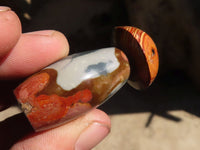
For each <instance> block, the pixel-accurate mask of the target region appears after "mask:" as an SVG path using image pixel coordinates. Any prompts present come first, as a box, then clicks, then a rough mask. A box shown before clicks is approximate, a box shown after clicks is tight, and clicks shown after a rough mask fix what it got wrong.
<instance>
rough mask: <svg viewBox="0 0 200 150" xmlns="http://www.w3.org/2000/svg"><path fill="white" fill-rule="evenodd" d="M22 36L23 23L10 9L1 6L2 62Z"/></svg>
mask: <svg viewBox="0 0 200 150" xmlns="http://www.w3.org/2000/svg"><path fill="white" fill-rule="evenodd" d="M20 36H21V23H20V20H19V18H18V16H17V15H16V14H15V13H14V12H13V11H11V9H10V8H9V7H5V6H0V62H1V61H2V59H3V58H4V56H5V55H6V54H7V53H8V52H9V51H10V50H11V49H12V48H13V47H14V46H15V44H16V43H17V41H18V39H19V38H20Z"/></svg>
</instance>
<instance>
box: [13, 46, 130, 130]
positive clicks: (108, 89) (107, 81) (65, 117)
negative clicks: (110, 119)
mask: <svg viewBox="0 0 200 150" xmlns="http://www.w3.org/2000/svg"><path fill="white" fill-rule="evenodd" d="M129 73H130V67H129V63H128V59H127V58H126V56H125V55H124V53H123V52H122V51H120V50H119V49H115V48H104V49H100V50H95V51H89V52H84V53H79V54H74V55H71V56H68V57H67V58H65V59H63V60H60V61H58V62H56V63H54V64H52V65H50V66H48V67H46V68H45V69H43V70H41V71H40V72H38V73H36V74H34V75H32V76H31V77H29V78H28V79H27V80H25V81H24V82H23V83H22V84H20V85H19V86H18V87H17V88H16V89H15V90H14V94H15V96H16V98H17V100H18V102H19V103H20V106H21V109H22V110H23V111H24V113H25V114H26V116H27V118H28V120H29V122H30V123H31V125H32V127H33V128H34V129H35V131H41V130H44V129H49V128H52V127H55V126H58V125H60V124H63V123H65V122H67V121H70V120H72V119H75V118H77V117H78V116H80V115H82V114H84V113H86V112H87V111H89V110H91V109H93V108H95V107H97V106H99V105H100V104H102V103H103V102H104V101H105V100H107V99H108V98H109V97H110V96H112V95H113V94H114V93H115V92H116V91H117V90H118V89H119V88H120V87H122V86H123V85H124V83H125V82H126V81H127V79H128V77H129Z"/></svg>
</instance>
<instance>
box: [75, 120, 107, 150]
mask: <svg viewBox="0 0 200 150" xmlns="http://www.w3.org/2000/svg"><path fill="white" fill-rule="evenodd" d="M109 132H110V128H109V127H108V126H107V125H104V124H101V123H98V122H93V123H92V124H91V125H89V127H88V128H86V129H85V130H84V131H83V132H82V133H81V135H80V136H79V138H78V140H77V142H76V145H75V150H90V149H92V148H93V147H94V146H96V145H97V144H98V143H99V142H101V141H102V140H103V139H104V138H105V137H106V136H107V135H108V133H109Z"/></svg>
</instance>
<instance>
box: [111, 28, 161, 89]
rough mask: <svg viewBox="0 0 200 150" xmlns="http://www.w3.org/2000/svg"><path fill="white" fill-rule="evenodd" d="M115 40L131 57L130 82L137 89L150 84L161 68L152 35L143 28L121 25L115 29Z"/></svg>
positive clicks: (116, 44) (129, 57)
mask: <svg viewBox="0 0 200 150" xmlns="http://www.w3.org/2000/svg"><path fill="white" fill-rule="evenodd" d="M114 42H115V46H116V47H117V48H119V49H122V50H123V51H124V52H125V54H126V55H127V57H128V59H129V62H130V66H131V75H130V80H129V84H130V85H131V86H132V87H134V88H136V89H145V88H147V87H148V86H150V85H151V84H152V82H153V81H154V79H155V77H156V75H157V73H158V68H159V58H158V52H157V48H156V45H155V43H154V42H153V40H152V39H151V37H150V36H149V35H148V34H147V33H145V32H144V31H142V30H141V29H138V28H135V27H131V26H121V27H120V26H119V27H116V28H115V30H114Z"/></svg>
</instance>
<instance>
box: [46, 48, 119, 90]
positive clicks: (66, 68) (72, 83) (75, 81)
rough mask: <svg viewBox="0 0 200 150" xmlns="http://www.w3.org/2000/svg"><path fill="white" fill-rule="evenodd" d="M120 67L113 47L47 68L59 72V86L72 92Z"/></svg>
mask: <svg viewBox="0 0 200 150" xmlns="http://www.w3.org/2000/svg"><path fill="white" fill-rule="evenodd" d="M119 65H120V64H119V62H118V59H117V58H116V56H115V48H114V47H112V48H103V49H99V50H95V51H92V52H88V53H84V54H82V53H80V54H76V55H72V56H69V57H67V58H65V59H63V60H61V61H58V62H56V63H54V64H52V65H50V66H48V67H47V68H49V69H50V68H52V69H55V70H57V72H58V76H57V84H58V85H60V86H61V87H62V88H63V89H65V90H71V89H73V88H75V87H77V86H78V85H79V84H80V83H81V82H82V81H84V80H87V79H91V78H96V77H98V76H100V75H106V74H107V73H111V72H113V71H114V70H116V69H117V68H118V67H119Z"/></svg>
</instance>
